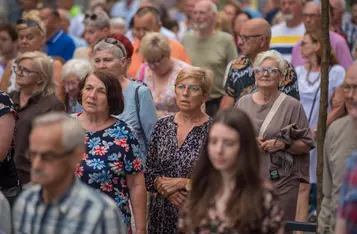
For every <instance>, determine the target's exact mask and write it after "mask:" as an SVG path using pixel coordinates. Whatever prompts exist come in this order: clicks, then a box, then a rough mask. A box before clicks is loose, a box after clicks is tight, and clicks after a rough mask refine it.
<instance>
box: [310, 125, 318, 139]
mask: <svg viewBox="0 0 357 234" xmlns="http://www.w3.org/2000/svg"><path fill="white" fill-rule="evenodd" d="M311 132H312V137H313V138H314V139H315V140H316V139H317V135H316V134H317V127H314V128H313V129H311Z"/></svg>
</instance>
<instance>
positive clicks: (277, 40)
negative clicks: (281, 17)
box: [270, 22, 305, 63]
mask: <svg viewBox="0 0 357 234" xmlns="http://www.w3.org/2000/svg"><path fill="white" fill-rule="evenodd" d="M271 34H272V37H271V41H270V49H272V50H276V51H278V52H279V53H281V54H282V55H283V57H284V58H285V60H286V61H288V62H289V63H291V57H292V51H293V48H294V46H295V44H296V43H297V42H298V41H299V40H301V38H302V37H303V36H304V34H305V26H304V24H303V23H301V24H300V25H299V26H297V27H294V28H289V27H287V26H286V23H285V22H284V23H281V24H278V25H275V26H274V27H273V28H272V31H271Z"/></svg>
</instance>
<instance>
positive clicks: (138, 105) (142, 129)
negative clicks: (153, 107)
mask: <svg viewBox="0 0 357 234" xmlns="http://www.w3.org/2000/svg"><path fill="white" fill-rule="evenodd" d="M141 86H142V85H141V84H140V85H138V86H137V87H136V89H135V108H136V115H137V117H138V121H139V126H140V130H141V132H142V134H143V138H144V142H145V144H148V141H147V139H146V135H145V131H144V128H143V124H142V122H141V119H140V99H139V89H140V87H141Z"/></svg>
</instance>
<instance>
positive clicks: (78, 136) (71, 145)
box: [32, 112, 85, 152]
mask: <svg viewBox="0 0 357 234" xmlns="http://www.w3.org/2000/svg"><path fill="white" fill-rule="evenodd" d="M53 124H60V125H61V128H62V146H63V148H64V151H65V152H69V151H71V150H74V149H76V148H77V147H84V139H85V132H84V129H83V127H82V125H81V123H80V122H79V121H78V120H76V119H74V118H71V117H69V116H68V115H66V113H62V112H51V113H47V114H44V115H41V116H39V117H37V118H35V120H34V121H33V123H32V127H33V128H34V127H38V126H48V125H53Z"/></svg>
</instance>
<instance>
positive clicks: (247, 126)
mask: <svg viewBox="0 0 357 234" xmlns="http://www.w3.org/2000/svg"><path fill="white" fill-rule="evenodd" d="M217 123H222V124H224V125H226V126H228V127H230V128H232V129H234V130H235V131H237V132H238V133H239V135H240V146H241V148H240V150H239V153H238V154H237V162H238V163H237V165H236V172H235V181H234V182H235V187H234V189H233V191H232V194H231V196H230V198H229V200H228V202H227V206H226V207H227V208H226V214H225V215H226V216H227V217H228V219H229V222H230V223H232V225H233V228H234V229H235V230H237V231H239V232H242V233H243V232H244V231H245V230H246V229H247V228H248V229H255V228H258V226H259V224H257V222H259V220H260V219H261V217H262V212H261V203H262V193H263V189H262V179H261V177H260V153H259V149H258V146H257V143H256V138H255V135H254V129H253V125H252V123H251V121H250V119H249V118H248V116H247V115H246V114H245V113H244V112H243V111H241V110H239V109H228V110H224V111H221V112H219V113H218V114H217V116H216V117H215V118H214V120H213V123H212V126H213V125H214V124H217ZM211 129H212V127H211ZM210 131H211V130H210ZM209 141H210V138H209V136H208V141H207V142H206V144H205V146H204V147H203V149H202V152H201V155H200V158H199V160H198V161H197V164H196V167H195V170H194V173H193V177H192V190H191V192H190V194H189V196H188V198H187V202H186V203H185V206H186V207H185V210H187V211H188V216H187V221H188V228H189V230H187V231H193V230H194V229H195V228H196V227H198V226H199V224H200V221H201V220H202V219H204V218H205V217H206V215H207V209H208V207H209V206H210V205H211V204H212V202H214V199H215V197H216V196H217V195H219V193H220V192H221V191H222V177H221V174H220V173H219V171H217V170H216V169H215V168H214V167H213V165H212V163H211V161H210V160H209V157H208V144H209ZM185 222H186V220H185Z"/></svg>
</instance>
